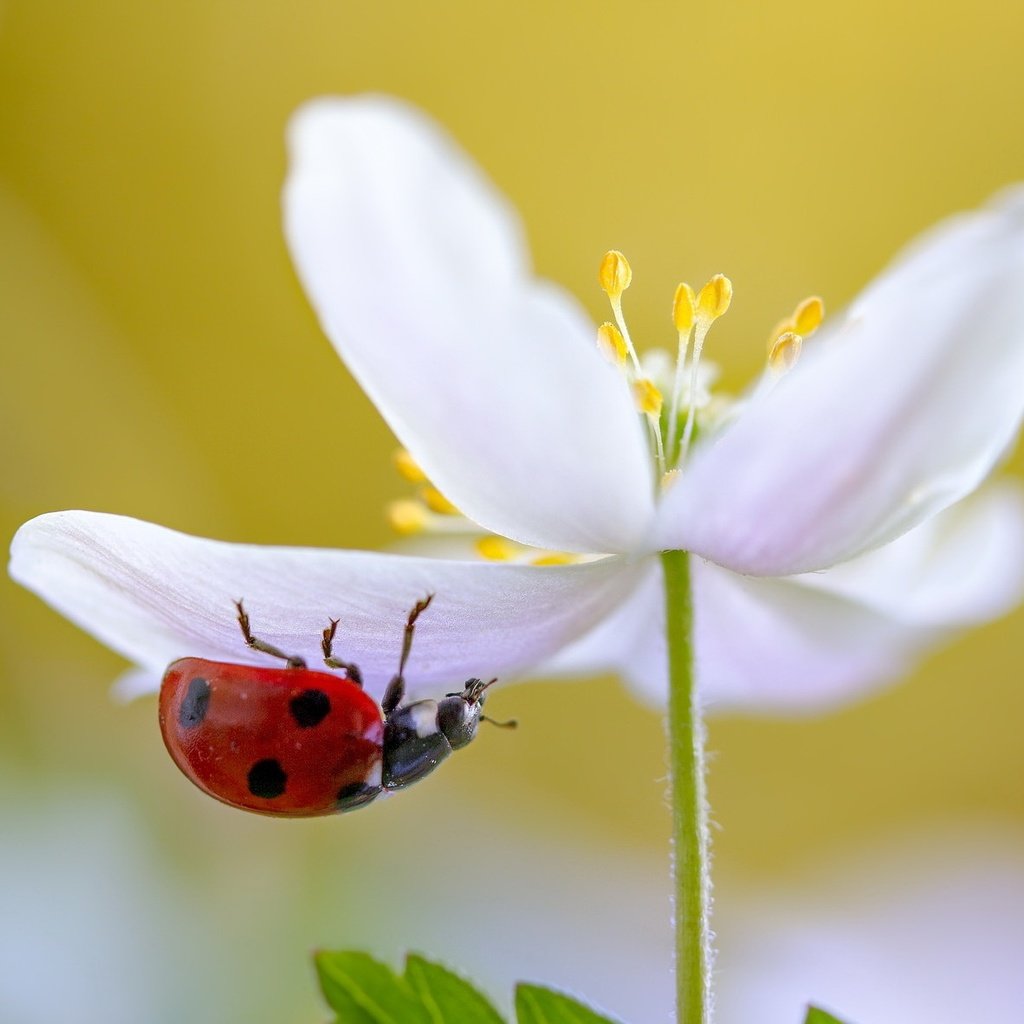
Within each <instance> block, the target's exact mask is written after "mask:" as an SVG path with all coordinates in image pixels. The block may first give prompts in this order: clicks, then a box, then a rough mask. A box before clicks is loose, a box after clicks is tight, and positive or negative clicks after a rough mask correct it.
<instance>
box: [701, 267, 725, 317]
mask: <svg viewBox="0 0 1024 1024" xmlns="http://www.w3.org/2000/svg"><path fill="white" fill-rule="evenodd" d="M731 302H732V281H730V280H729V278H727V277H726V276H725V275H724V274H715V276H714V277H713V278H711V280H710V281H708V283H707V284H706V285H704V287H703V288H701V290H700V294H699V295H698V296H697V315H698V316H699V317H700V318H701V319H702V320H707V321H713V320H717V319H718V318H719V317H720V316H725V314H726V312H727V311H728V309H729V304H730V303H731Z"/></svg>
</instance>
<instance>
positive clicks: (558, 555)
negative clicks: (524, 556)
mask: <svg viewBox="0 0 1024 1024" xmlns="http://www.w3.org/2000/svg"><path fill="white" fill-rule="evenodd" d="M575 561H577V557H576V556H575V555H570V554H569V553H568V552H566V551H552V552H550V553H548V554H546V555H538V556H537V557H536V558H531V559H530V565H572V564H573V563H574V562H575Z"/></svg>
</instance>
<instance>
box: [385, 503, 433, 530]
mask: <svg viewBox="0 0 1024 1024" xmlns="http://www.w3.org/2000/svg"><path fill="white" fill-rule="evenodd" d="M387 517H388V522H389V523H390V524H391V529H393V530H394V531H395V532H396V533H401V534H406V535H408V534H412V533H422V531H423V530H424V529H425V528H426V526H427V521H428V519H429V517H430V513H429V512H428V511H427V507H426V506H425V505H423V504H422V503H421V502H418V501H412V500H410V499H402V500H401V501H393V502H391V504H390V505H388V508H387Z"/></svg>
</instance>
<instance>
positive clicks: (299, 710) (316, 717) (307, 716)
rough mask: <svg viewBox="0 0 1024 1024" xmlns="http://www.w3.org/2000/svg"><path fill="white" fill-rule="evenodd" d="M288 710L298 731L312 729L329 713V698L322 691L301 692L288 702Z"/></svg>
mask: <svg viewBox="0 0 1024 1024" xmlns="http://www.w3.org/2000/svg"><path fill="white" fill-rule="evenodd" d="M288 710H289V711H291V713H292V718H294V719H295V724H296V725H297V726H298V727H299V728H300V729H312V728H313V727H314V726H317V725H319V724H320V723H321V722H322V721H323V720H324V719H325V718H326V717H327V716H328V715H329V714H330V713H331V698H330V697H328V696H327V694H326V693H324V691H323V690H303V691H302V693H300V694H299V695H298V696H297V697H292V699H291V700H290V701H289V702H288Z"/></svg>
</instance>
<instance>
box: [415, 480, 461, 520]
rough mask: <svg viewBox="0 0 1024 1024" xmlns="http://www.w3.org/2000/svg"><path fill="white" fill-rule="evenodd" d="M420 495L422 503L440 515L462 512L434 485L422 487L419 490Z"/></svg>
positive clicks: (452, 514) (459, 513) (454, 514)
mask: <svg viewBox="0 0 1024 1024" xmlns="http://www.w3.org/2000/svg"><path fill="white" fill-rule="evenodd" d="M420 497H421V498H422V499H423V504H424V505H426V506H427V508H429V509H430V511H431V512H436V513H437V514H438V515H442V516H458V515H462V513H461V512H460V511H459V510H458V509H457V508H456V507H455V506H454V505H453V504H452V503H451V502H450V501H449V500H448V499H447V498H446V497H445V496H444V495H443V494H442V493H441V492H440V491H439V490H438V489H437V488H436V487H424V488H422V489H421V490H420Z"/></svg>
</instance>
